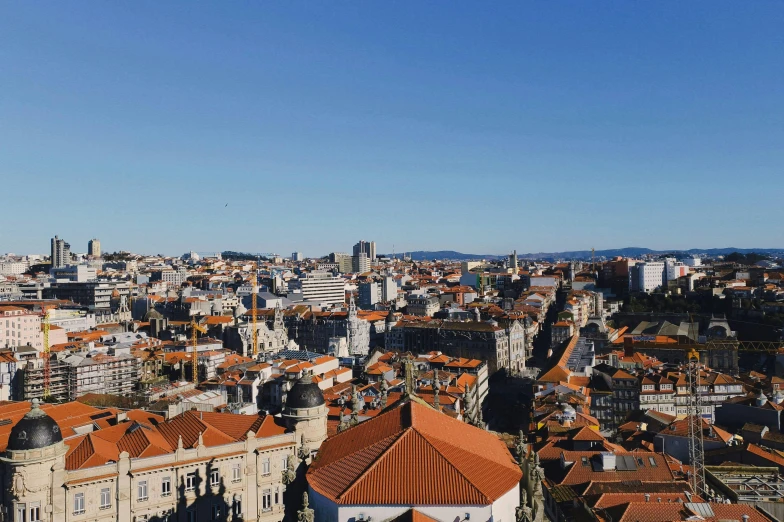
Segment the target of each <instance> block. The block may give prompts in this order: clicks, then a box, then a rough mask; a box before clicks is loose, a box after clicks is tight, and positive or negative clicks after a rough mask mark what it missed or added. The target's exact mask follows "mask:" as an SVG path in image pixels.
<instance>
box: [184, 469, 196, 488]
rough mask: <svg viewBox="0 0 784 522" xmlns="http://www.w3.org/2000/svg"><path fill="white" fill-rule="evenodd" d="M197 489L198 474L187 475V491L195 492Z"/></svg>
mask: <svg viewBox="0 0 784 522" xmlns="http://www.w3.org/2000/svg"><path fill="white" fill-rule="evenodd" d="M195 488H196V473H188V474H187V475H185V491H193V490H194V489H195Z"/></svg>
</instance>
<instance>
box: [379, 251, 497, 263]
mask: <svg viewBox="0 0 784 522" xmlns="http://www.w3.org/2000/svg"><path fill="white" fill-rule="evenodd" d="M382 255H384V256H385V257H392V254H382ZM395 256H397V257H398V258H400V257H403V254H402V253H400V252H398V253H397V254H395ZM406 256H408V257H410V258H411V259H412V260H413V261H429V260H432V259H439V260H440V259H449V260H454V261H476V260H479V259H500V258H502V257H503V256H499V255H495V254H484V255H483V254H464V253H462V252H455V251H454V250H437V251H432V252H431V251H428V250H417V251H415V252H406Z"/></svg>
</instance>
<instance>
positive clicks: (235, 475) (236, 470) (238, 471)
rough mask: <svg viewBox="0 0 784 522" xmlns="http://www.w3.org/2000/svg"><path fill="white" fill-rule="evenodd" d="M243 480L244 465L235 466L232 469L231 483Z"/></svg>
mask: <svg viewBox="0 0 784 522" xmlns="http://www.w3.org/2000/svg"><path fill="white" fill-rule="evenodd" d="M240 480H242V464H234V465H233V466H232V467H231V481H232V482H239V481H240Z"/></svg>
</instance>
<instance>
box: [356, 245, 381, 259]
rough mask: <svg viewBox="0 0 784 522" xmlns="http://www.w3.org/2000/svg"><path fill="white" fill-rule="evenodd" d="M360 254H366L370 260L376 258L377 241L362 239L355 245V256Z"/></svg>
mask: <svg viewBox="0 0 784 522" xmlns="http://www.w3.org/2000/svg"><path fill="white" fill-rule="evenodd" d="M360 254H365V255H366V256H367V258H368V260H369V261H371V262H372V261H375V260H376V242H375V241H360V242H359V243H357V244H356V245H354V257H359V255H360Z"/></svg>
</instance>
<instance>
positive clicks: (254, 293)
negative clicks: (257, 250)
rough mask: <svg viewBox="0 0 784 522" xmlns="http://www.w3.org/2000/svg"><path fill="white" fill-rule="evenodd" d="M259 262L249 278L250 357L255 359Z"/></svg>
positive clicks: (257, 333)
mask: <svg viewBox="0 0 784 522" xmlns="http://www.w3.org/2000/svg"><path fill="white" fill-rule="evenodd" d="M260 262H261V260H260V259H258V258H257V259H256V270H255V271H254V272H253V275H252V276H251V278H252V279H251V285H252V286H251V304H250V310H251V313H252V314H253V318H252V321H253V337H252V339H253V340H252V343H253V345H252V346H251V348H250V356H251V357H256V354H257V353H258V350H259V327H258V317H257V316H258V313H259V311H258V305H257V299H258V297H259V263H260Z"/></svg>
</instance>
